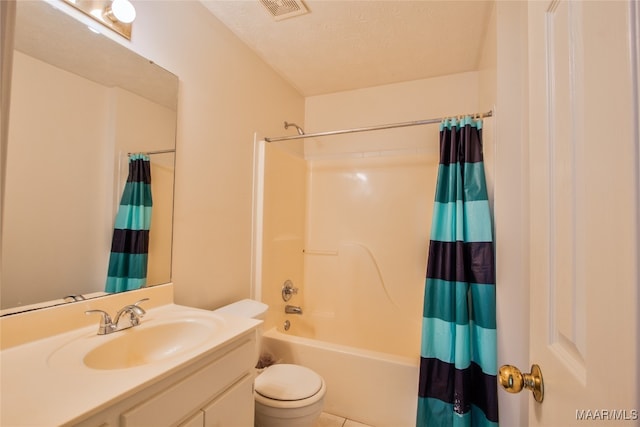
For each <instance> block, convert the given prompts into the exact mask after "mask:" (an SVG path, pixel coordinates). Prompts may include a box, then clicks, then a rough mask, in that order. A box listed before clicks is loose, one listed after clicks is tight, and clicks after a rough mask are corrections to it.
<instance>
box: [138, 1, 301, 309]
mask: <svg viewBox="0 0 640 427" xmlns="http://www.w3.org/2000/svg"><path fill="white" fill-rule="evenodd" d="M135 5H136V8H137V12H138V17H137V19H136V21H135V24H134V28H133V34H132V43H131V46H132V48H133V50H135V51H137V52H138V53H140V54H141V55H143V56H146V57H148V58H150V59H153V60H154V61H155V62H156V63H157V64H159V65H160V66H162V67H164V68H166V69H168V70H169V71H171V72H173V73H175V74H176V75H178V77H179V79H180V94H179V100H178V104H179V105H178V131H177V154H176V198H175V222H174V253H173V281H174V283H175V298H176V302H178V303H181V304H187V305H191V306H195V307H202V308H213V307H216V306H219V305H222V304H225V303H229V302H232V301H235V300H238V299H241V298H247V297H249V296H250V294H251V290H250V285H251V283H250V282H251V269H252V265H251V237H252V234H251V227H252V215H251V213H252V179H253V163H252V162H253V138H254V132H258V133H259V134H260V135H263V136H276V135H281V134H283V133H284V129H283V125H282V123H283V121H284V120H288V121H294V122H296V123H298V124H300V125H302V124H303V118H304V116H303V114H304V100H303V98H302V96H300V95H299V94H298V93H297V92H296V91H295V90H294V89H293V88H292V87H291V86H290V85H289V84H287V83H286V82H285V81H284V80H283V79H282V78H280V77H279V76H278V75H276V73H275V72H274V71H273V70H272V69H270V68H269V67H268V66H267V65H265V63H264V62H263V61H262V60H261V59H260V58H258V57H257V55H255V53H253V52H252V51H251V50H249V48H247V47H246V46H245V45H244V44H243V43H242V42H241V41H240V40H239V39H238V38H237V37H236V36H234V35H233V34H232V33H231V32H230V31H229V30H228V29H226V27H224V26H223V25H222V24H221V23H220V22H219V21H218V20H217V19H216V18H215V17H214V16H213V15H211V13H210V12H209V11H208V10H206V9H205V8H204V6H203V5H202V4H200V3H199V2H197V1H180V2H175V1H162V2H147V1H138V2H135Z"/></svg>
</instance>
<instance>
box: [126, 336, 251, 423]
mask: <svg viewBox="0 0 640 427" xmlns="http://www.w3.org/2000/svg"><path fill="white" fill-rule="evenodd" d="M254 358H255V340H246V341H244V342H243V343H241V344H240V345H238V347H236V348H234V349H232V350H229V351H228V352H227V353H226V354H224V355H222V356H221V357H219V358H217V359H216V360H214V361H212V362H211V363H210V364H209V365H207V366H205V367H204V368H202V369H200V370H198V371H196V372H193V373H192V374H191V375H189V376H187V377H186V378H183V379H182V380H180V381H178V382H177V383H174V384H172V385H171V386H169V387H167V388H165V389H164V390H163V391H162V392H160V393H158V394H156V395H155V396H153V397H151V398H150V399H148V400H146V401H144V402H142V403H140V404H139V405H137V406H135V407H133V408H132V409H130V410H128V411H126V412H124V413H123V414H122V416H121V419H120V420H121V423H120V425H121V427H143V426H144V427H169V426H175V425H177V424H178V423H179V422H180V420H182V419H184V417H185V416H186V415H188V414H190V413H193V411H197V410H199V409H201V408H202V406H203V405H205V404H206V403H207V402H210V401H211V398H214V399H215V396H216V395H219V396H223V395H224V394H225V393H226V392H227V391H230V390H231V389H233V387H234V386H230V385H231V384H238V382H239V381H240V379H242V381H243V380H244V378H246V377H247V376H248V377H250V378H252V375H251V374H249V373H248V372H247V370H248V369H249V368H248V367H250V366H252V365H253V364H254ZM215 400H217V399H215ZM215 400H214V401H215ZM224 427H234V426H233V424H230V425H225V426H224Z"/></svg>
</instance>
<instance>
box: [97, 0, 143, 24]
mask: <svg viewBox="0 0 640 427" xmlns="http://www.w3.org/2000/svg"><path fill="white" fill-rule="evenodd" d="M104 16H106V17H107V18H109V19H111V20H112V21H113V22H117V21H120V22H122V23H124V24H131V23H132V22H133V21H134V20H135V19H136V8H135V7H133V5H132V4H131V2H130V1H129V0H113V1H112V2H111V4H110V5H109V6H107V7H106V8H105V10H104Z"/></svg>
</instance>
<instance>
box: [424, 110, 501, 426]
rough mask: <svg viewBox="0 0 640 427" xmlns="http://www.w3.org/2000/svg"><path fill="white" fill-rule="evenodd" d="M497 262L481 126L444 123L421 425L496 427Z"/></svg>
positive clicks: (430, 261) (468, 122) (433, 231)
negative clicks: (485, 174)
mask: <svg viewBox="0 0 640 427" xmlns="http://www.w3.org/2000/svg"><path fill="white" fill-rule="evenodd" d="M495 283H496V279H495V259H494V249H493V236H492V227H491V213H490V210H489V200H488V196H487V186H486V180H485V176H484V163H483V154H482V120H477V121H476V120H473V119H471V117H465V118H463V119H462V120H461V121H460V122H458V121H457V120H456V119H452V120H445V121H443V122H442V124H441V125H440V167H439V171H438V182H437V190H436V195H435V203H434V210H433V223H432V227H431V241H430V245H429V259H428V263H427V278H426V284H425V295H424V313H423V316H424V318H423V331H422V350H421V354H420V356H421V357H420V386H419V399H418V417H417V426H419V427H423V426H424V427H427V426H432V425H455V426H474V427H480V426H497V425H498V394H497V382H496V372H497V361H496V345H497V341H496V311H495V307H496V296H495Z"/></svg>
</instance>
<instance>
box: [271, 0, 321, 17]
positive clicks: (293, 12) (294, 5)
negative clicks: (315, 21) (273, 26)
mask: <svg viewBox="0 0 640 427" xmlns="http://www.w3.org/2000/svg"><path fill="white" fill-rule="evenodd" d="M260 3H262V5H263V6H264V7H265V8H266V9H267V10H268V11H269V13H270V14H271V16H273V19H275V20H276V21H282V20H283V19H287V18H293V17H294V16H300V15H304V14H305V13H309V11H308V10H307V8H306V7H305V5H304V4H303V3H302V0H260Z"/></svg>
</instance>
